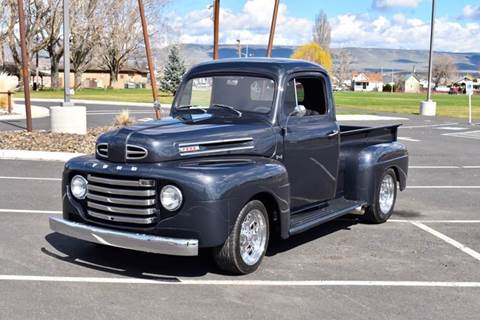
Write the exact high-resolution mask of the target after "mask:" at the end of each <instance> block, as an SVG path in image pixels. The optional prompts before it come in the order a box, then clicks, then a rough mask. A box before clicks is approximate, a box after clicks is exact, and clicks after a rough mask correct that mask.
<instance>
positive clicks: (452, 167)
mask: <svg viewBox="0 0 480 320" xmlns="http://www.w3.org/2000/svg"><path fill="white" fill-rule="evenodd" d="M408 168H409V169H460V167H458V166H409V167H408Z"/></svg>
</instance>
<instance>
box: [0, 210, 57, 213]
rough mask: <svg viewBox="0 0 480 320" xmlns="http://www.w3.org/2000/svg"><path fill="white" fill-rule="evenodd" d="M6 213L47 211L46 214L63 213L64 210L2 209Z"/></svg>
mask: <svg viewBox="0 0 480 320" xmlns="http://www.w3.org/2000/svg"><path fill="white" fill-rule="evenodd" d="M0 212H4V213H46V214H62V211H53V210H29V209H26V210H23V209H0Z"/></svg>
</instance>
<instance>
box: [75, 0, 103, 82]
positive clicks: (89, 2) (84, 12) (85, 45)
mask: <svg viewBox="0 0 480 320" xmlns="http://www.w3.org/2000/svg"><path fill="white" fill-rule="evenodd" d="M104 9H106V8H105V7H101V8H100V6H99V2H98V0H75V1H74V2H73V3H72V6H71V10H72V12H74V13H75V19H72V20H71V23H70V29H71V44H70V57H71V60H72V66H73V70H74V73H75V76H74V88H75V89H78V88H80V87H81V86H82V75H83V73H84V72H85V71H86V70H87V69H88V68H89V67H90V66H91V64H92V62H93V61H94V60H95V58H96V57H97V55H98V52H99V50H98V47H99V46H100V45H101V40H102V37H101V34H102V31H103V25H102V16H103V15H105V14H107V12H106V11H104Z"/></svg>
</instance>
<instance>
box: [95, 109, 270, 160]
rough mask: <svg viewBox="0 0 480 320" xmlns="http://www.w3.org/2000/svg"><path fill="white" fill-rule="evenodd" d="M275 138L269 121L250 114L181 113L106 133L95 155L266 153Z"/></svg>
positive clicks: (174, 157) (159, 156) (161, 157)
mask: <svg viewBox="0 0 480 320" xmlns="http://www.w3.org/2000/svg"><path fill="white" fill-rule="evenodd" d="M275 147H276V139H275V135H274V133H273V129H272V126H271V124H269V123H268V122H266V121H263V120H261V119H253V118H252V117H241V118H238V119H237V118H224V117H218V116H214V115H212V114H201V115H184V116H181V117H177V118H167V119H165V120H158V121H152V122H146V123H143V124H140V125H136V126H131V127H125V128H121V129H117V130H114V131H110V132H107V133H105V134H103V135H101V136H100V137H99V138H98V139H97V145H96V157H97V158H98V159H103V160H109V161H112V162H150V163H151V162H161V161H172V160H178V159H187V158H194V157H206V156H217V155H223V156H224V155H252V156H267V157H270V156H272V155H273V154H274V152H275Z"/></svg>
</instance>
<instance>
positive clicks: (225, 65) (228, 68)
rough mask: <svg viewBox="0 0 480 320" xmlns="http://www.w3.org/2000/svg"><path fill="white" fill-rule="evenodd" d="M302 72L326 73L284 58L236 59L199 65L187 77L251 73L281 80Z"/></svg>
mask: <svg viewBox="0 0 480 320" xmlns="http://www.w3.org/2000/svg"><path fill="white" fill-rule="evenodd" d="M300 71H317V72H318V71H320V72H324V73H326V71H325V69H324V68H323V67H321V66H320V65H318V64H316V63H313V62H310V61H305V60H294V59H283V58H236V59H220V60H215V61H209V62H204V63H201V64H198V65H196V66H194V67H192V69H190V71H189V72H188V74H187V77H188V78H190V77H192V76H196V75H201V74H209V73H228V72H234V73H251V74H257V75H262V74H264V75H270V76H274V77H276V78H280V77H282V76H283V75H287V74H290V73H294V72H300Z"/></svg>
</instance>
